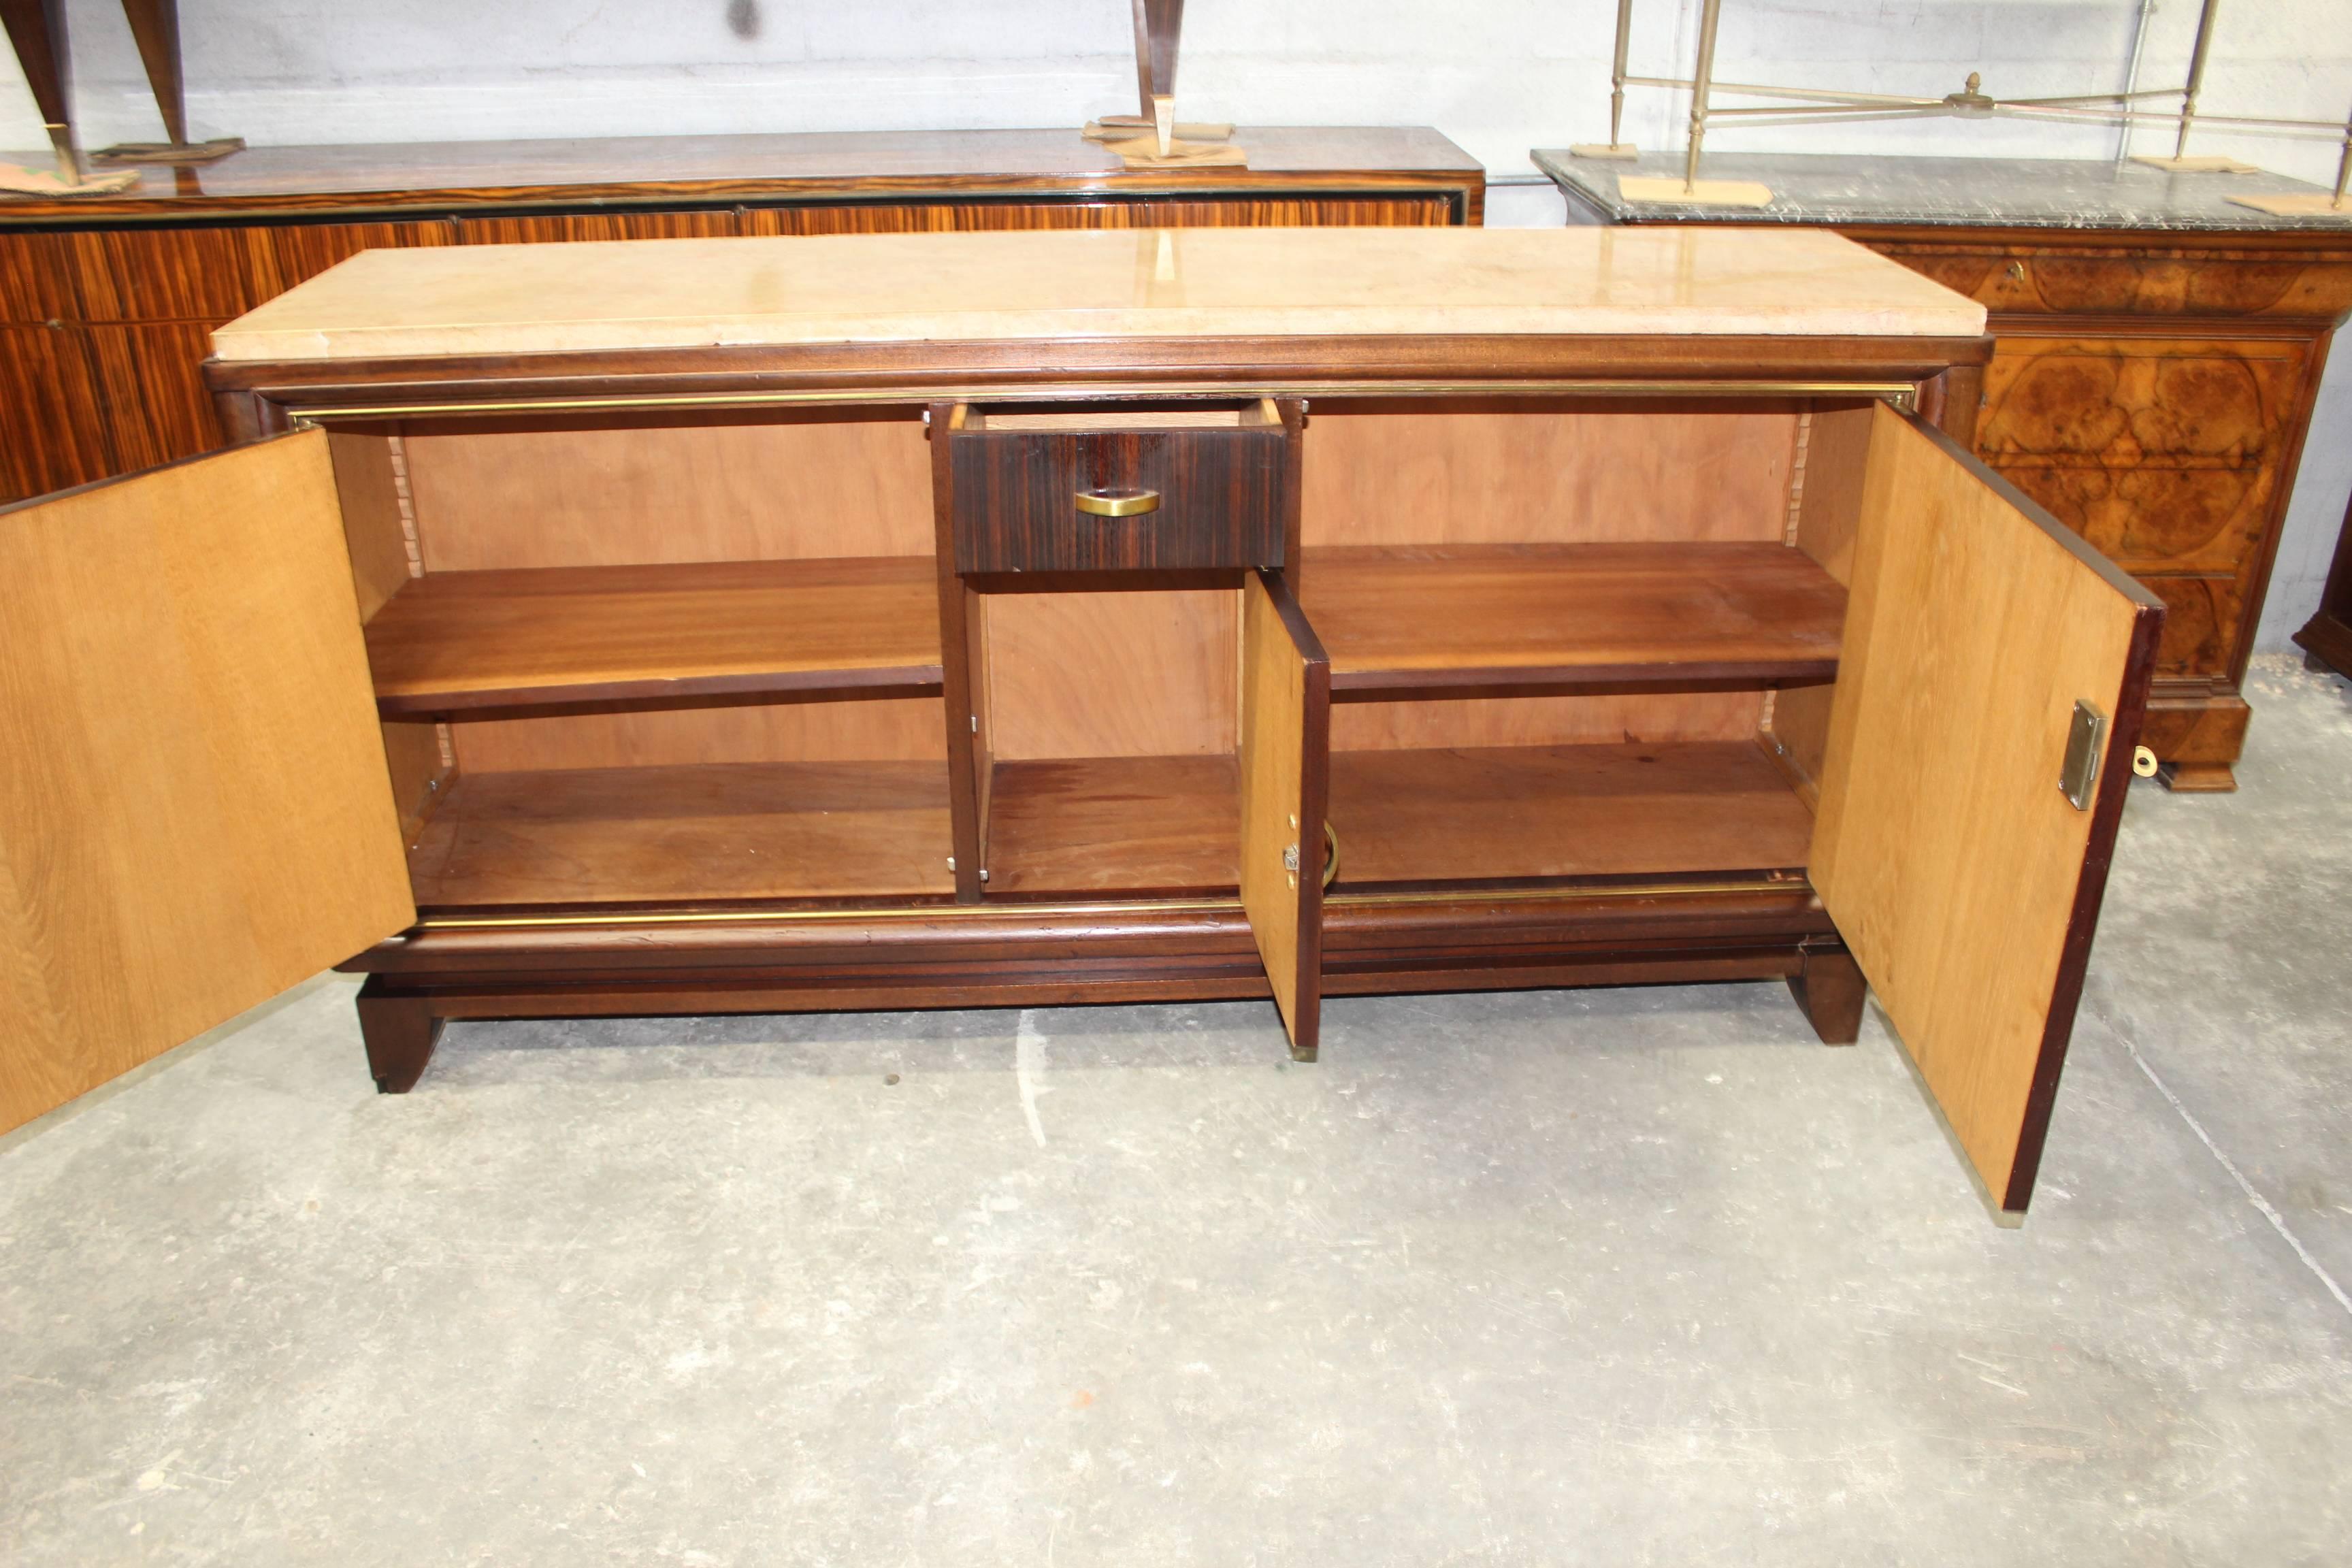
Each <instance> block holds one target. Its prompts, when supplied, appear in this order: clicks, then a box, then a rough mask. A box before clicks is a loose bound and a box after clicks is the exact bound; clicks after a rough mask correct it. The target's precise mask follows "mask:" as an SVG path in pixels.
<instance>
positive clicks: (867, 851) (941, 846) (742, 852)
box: [408, 763, 955, 907]
mask: <svg viewBox="0 0 2352 1568" xmlns="http://www.w3.org/2000/svg"><path fill="white" fill-rule="evenodd" d="M954 853H955V847H954V844H953V842H952V838H951V835H950V830H949V827H948V779H947V765H946V764H945V763H702V764H698V765H695V766H688V767H646V768H580V769H569V770H552V771H545V772H530V773H465V774H461V775H459V776H458V778H457V782H456V783H455V784H453V785H452V786H451V788H450V789H449V791H448V793H447V795H446V796H445V797H444V798H443V799H442V801H441V803H440V805H439V806H438V807H437V808H436V810H435V811H434V813H433V815H432V816H431V817H430V818H428V819H427V820H426V822H425V829H424V832H423V833H422V834H421V835H420V836H419V837H418V839H417V842H416V843H415V846H414V847H412V848H411V849H410V850H409V854H408V870H409V879H410V881H411V883H412V884H413V885H414V886H415V893H416V902H417V904H418V905H419V907H432V906H440V907H447V906H479V905H486V904H571V903H660V902H666V901H689V902H706V901H709V900H735V899H857V898H868V897H873V898H887V897H905V896H909V895H919V894H939V895H952V894H953V893H954V891H955V876H954V873H952V872H951V871H950V870H949V869H948V857H949V856H950V855H952V854H954Z"/></svg>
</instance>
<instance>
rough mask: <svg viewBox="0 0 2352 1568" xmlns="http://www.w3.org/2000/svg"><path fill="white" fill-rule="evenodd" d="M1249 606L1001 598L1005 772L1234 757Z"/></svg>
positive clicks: (990, 632) (1150, 597)
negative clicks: (1103, 760) (1068, 762)
mask: <svg viewBox="0 0 2352 1568" xmlns="http://www.w3.org/2000/svg"><path fill="white" fill-rule="evenodd" d="M1240 601H1241V595H1239V594H1237V593H1235V592H1234V591H1233V590H1231V589H1224V588H1218V589H1203V590H1194V591H1186V592H1170V593H1156V592H1145V593H1122V594H991V595H986V597H985V599H984V601H983V614H984V615H985V616H986V618H987V619H986V627H987V629H986V633H985V637H986V639H987V661H986V667H987V681H988V685H987V690H986V694H985V698H984V700H985V702H986V705H987V710H988V712H987V718H986V721H985V722H986V725H987V731H988V741H989V749H990V750H991V751H992V752H993V753H994V754H995V756H996V758H997V760H998V761H1000V762H1012V761H1016V760H1021V759H1026V758H1040V757H1168V756H1192V755H1198V754H1202V753H1207V752H1231V751H1233V749H1234V742H1235V738H1236V735H1237V733H1238V730H1239V726H1240V722H1241V705H1240V690H1241V687H1240V681H1241V603H1240Z"/></svg>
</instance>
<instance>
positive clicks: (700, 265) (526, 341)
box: [213, 228, 1985, 362]
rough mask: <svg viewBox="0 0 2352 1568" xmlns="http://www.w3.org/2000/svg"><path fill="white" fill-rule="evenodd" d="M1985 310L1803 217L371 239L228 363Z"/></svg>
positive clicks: (1652, 326)
mask: <svg viewBox="0 0 2352 1568" xmlns="http://www.w3.org/2000/svg"><path fill="white" fill-rule="evenodd" d="M1984 323H1985V312H1984V308H1983V307H1982V306H1980V305H1978V304H1976V303H1974V302H1973V301H1971V300H1968V299H1966V298H1964V297H1962V296H1961V295H1958V294H1956V293H1954V292H1952V291H1951V290H1950V289H1946V288H1943V287H1942V286H1941V285H1939V284H1936V283H1931V282H1929V281H1928V280H1927V279H1924V278H1921V277H1919V276H1918V275H1917V274H1916V273H1913V272H1910V271H1907V270H1906V269H1905V268H1901V267H1898V266H1896V265H1895V263H1894V262H1891V261H1888V260H1886V259H1885V258H1883V257H1879V256H1876V255H1874V254H1873V253H1871V252H1870V251H1868V250H1865V249H1864V248H1863V247H1861V246H1858V245H1856V244H1854V243H1853V242H1852V241H1851V240H1847V239H1843V238H1841V237H1838V236H1836V235H1833V234H1826V233H1822V232H1820V231H1817V230H1794V231H1791V230H1789V229H1786V228H1781V229H1733V228H1704V229H1701V228H1680V229H1668V228H1658V229H1623V230H1618V229H1605V228H1572V229H1509V228H1504V229H1480V228H1390V229H1375V228H1229V229H1215V228H1194V229H1159V230H1141V231H1127V232H1118V231H1110V232H1022V231H1013V232H1004V233H985V234H921V235H824V236H811V237H800V238H760V239H655V240H628V241H614V242H610V243H601V244H583V245H496V246H464V247H452V248H449V249H428V250H371V251H365V252H362V254H361V255H359V256H356V257H353V258H352V259H351V260H349V261H346V262H344V263H342V264H341V266H339V267H336V268H332V269H331V270H330V271H327V272H325V273H322V274H320V276H319V277H317V278H314V279H311V280H310V281H309V282H308V283H305V284H303V285H302V286H301V287H299V288H298V289H293V290H291V291H290V292H289V293H286V294H282V295H280V296H279V297H278V298H277V299H275V300H271V301H270V302H269V303H268V304H266V305H264V306H262V307H261V308H260V309H259V310H254V311H251V312H249V313H248V314H247V315H244V316H241V317H239V318H238V319H237V320H236V321H231V322H230V323H229V324H228V325H226V326H225V327H223V328H222V329H221V330H220V331H216V332H215V333H214V334H213V351H214V353H216V354H217V355H218V356H219V357H220V358H222V359H224V360H247V361H278V362H283V361H289V360H332V359H379V358H404V357H424V356H433V355H442V354H516V353H565V352H577V351H595V350H614V349H675V348H696V347H702V346H705V345H713V344H735V345H751V344H790V343H840V342H908V341H915V340H933V341H938V340H961V341H971V340H975V339H999V340H1001V339H1023V338H1026V339H1037V338H1047V339H1051V338H1129V337H1132V338H1169V337H1254V336H1266V337H1283V336H1299V335H1308V334H1312V335H1336V336H1375V337H1377V336H1392V335H1405V334H1422V333H1429V334H1456V333H1490V332H1491V333H1530V334H1550V333H1573V334H1592V333H1604V332H1607V333H1644V334H1682V333H1769V334H1773V335H1776V336H1780V335H1840V334H1859V335H1868V336H1899V335H1921V336H1935V337H1974V336H1976V335H1978V334H1979V333H1981V332H1982V331H1984Z"/></svg>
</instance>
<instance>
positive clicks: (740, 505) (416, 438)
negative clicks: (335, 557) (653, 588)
mask: <svg viewBox="0 0 2352 1568" xmlns="http://www.w3.org/2000/svg"><path fill="white" fill-rule="evenodd" d="M404 447H405V453H406V460H407V465H408V478H409V485H410V489H411V493H412V495H413V496H414V498H415V513H416V531H417V536H418V542H419V544H420V546H421V548H422V550H423V553H424V563H425V569H426V570H427V571H431V572H466V571H480V570H488V569H495V568H499V567H527V566H637V565H652V564H656V563H668V562H680V561H761V560H797V559H803V558H805V557H809V556H838V555H929V554H930V553H931V548H932V533H931V467H930V448H929V446H928V445H927V444H926V442H925V441H924V439H923V426H922V422H921V420H920V418H919V416H916V414H915V413H914V411H912V410H898V409H877V410H841V409H828V410H825V411H824V412H823V413H822V414H821V415H815V414H811V415H801V414H787V415H782V416H779V415H774V414H768V413H762V414H761V415H759V416H712V415H707V414H706V415H702V416H698V419H697V420H696V421H695V422H693V423H688V422H687V421H684V420H681V419H670V418H660V419H656V418H649V417H639V418H637V419H635V420H634V421H627V422H623V423H620V424H617V425H616V424H614V423H613V422H612V421H611V419H610V418H609V416H608V417H607V418H605V419H604V420H602V421H599V422H597V423H594V424H591V423H589V422H587V421H585V420H572V419H565V420H545V421H539V422H535V423H534V425H533V426H530V427H520V426H499V427H496V428H490V427H486V426H481V425H479V424H468V423H462V422H457V421H443V422H437V423H428V422H413V423H412V424H411V425H410V426H408V428H407V430H406V432H405V434H404Z"/></svg>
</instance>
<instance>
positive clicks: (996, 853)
mask: <svg viewBox="0 0 2352 1568" xmlns="http://www.w3.org/2000/svg"><path fill="white" fill-rule="evenodd" d="M988 819H989V820H988V891H989V893H990V895H991V896H992V897H994V896H998V895H1005V894H1013V895H1024V894H1028V895H1034V894H1063V893H1106V892H1119V893H1161V892H1194V893H1199V892H1225V893H1230V892H1232V891H1234V889H1236V888H1238V887H1239V886H1240V884H1241V773H1240V769H1239V766H1238V765H1237V763H1236V762H1235V760H1234V753H1233V752H1223V753H1221V754H1219V755H1215V756H1172V757H1068V758H1060V759H1055V760H1051V761H1032V762H999V763H997V764H996V766H995V776H994V779H993V781H992V784H991V785H990V789H989V811H988Z"/></svg>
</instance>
